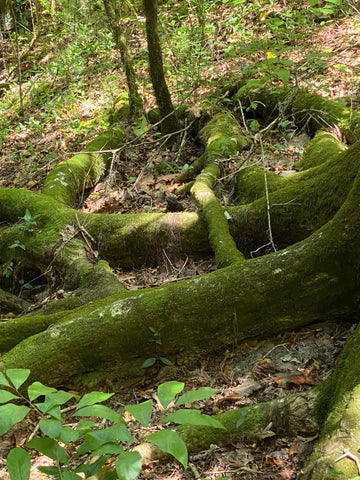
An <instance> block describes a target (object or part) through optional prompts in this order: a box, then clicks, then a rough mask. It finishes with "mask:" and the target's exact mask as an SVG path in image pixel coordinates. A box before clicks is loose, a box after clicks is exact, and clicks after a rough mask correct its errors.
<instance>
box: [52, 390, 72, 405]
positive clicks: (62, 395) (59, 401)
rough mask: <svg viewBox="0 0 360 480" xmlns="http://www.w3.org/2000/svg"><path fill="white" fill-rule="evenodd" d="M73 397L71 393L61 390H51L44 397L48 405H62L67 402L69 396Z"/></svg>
mask: <svg viewBox="0 0 360 480" xmlns="http://www.w3.org/2000/svg"><path fill="white" fill-rule="evenodd" d="M73 397H74V394H73V393H70V392H64V391H63V390H57V391H56V392H51V393H49V394H48V395H46V397H45V402H47V403H48V404H49V405H52V406H55V405H63V404H64V403H66V402H68V401H69V400H70V399H71V398H73Z"/></svg>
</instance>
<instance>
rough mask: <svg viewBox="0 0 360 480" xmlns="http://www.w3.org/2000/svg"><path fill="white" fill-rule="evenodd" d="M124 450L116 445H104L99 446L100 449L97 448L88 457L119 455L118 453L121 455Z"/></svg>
mask: <svg viewBox="0 0 360 480" xmlns="http://www.w3.org/2000/svg"><path fill="white" fill-rule="evenodd" d="M123 451H124V449H123V448H122V447H120V445H118V444H117V443H113V442H111V443H105V444H104V445H101V447H99V448H97V449H96V450H94V451H93V452H92V453H91V454H90V455H91V456H94V457H97V456H98V455H108V454H110V455H119V453H122V452H123Z"/></svg>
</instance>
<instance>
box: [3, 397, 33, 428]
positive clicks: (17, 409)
mask: <svg viewBox="0 0 360 480" xmlns="http://www.w3.org/2000/svg"><path fill="white" fill-rule="evenodd" d="M29 411H30V408H29V407H25V405H14V404H13V403H7V404H6V405H0V436H1V435H4V433H6V432H8V431H9V430H10V428H11V427H12V426H13V425H15V423H18V422H21V420H23V419H24V418H25V417H26V414H27V413H28V412H29Z"/></svg>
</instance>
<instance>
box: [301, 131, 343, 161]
mask: <svg viewBox="0 0 360 480" xmlns="http://www.w3.org/2000/svg"><path fill="white" fill-rule="evenodd" d="M344 150H345V146H344V145H343V144H342V143H341V142H340V141H339V140H338V139H337V138H336V137H335V136H334V135H332V134H331V133H329V132H325V131H322V130H319V131H318V132H316V135H315V137H314V138H313V139H312V140H310V142H309V143H308V144H307V146H306V149H305V152H304V155H303V157H302V159H301V160H300V162H298V163H297V164H296V165H295V168H297V169H298V170H306V169H307V168H311V167H317V166H318V165H321V164H322V163H325V162H327V161H328V160H331V159H332V158H335V159H336V158H337V157H338V156H339V154H340V153H341V152H343V151H344Z"/></svg>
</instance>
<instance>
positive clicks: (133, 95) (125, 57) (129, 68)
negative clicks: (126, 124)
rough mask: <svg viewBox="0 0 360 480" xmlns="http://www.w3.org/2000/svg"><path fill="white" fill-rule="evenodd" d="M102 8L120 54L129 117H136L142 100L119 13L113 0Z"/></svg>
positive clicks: (105, 2) (108, 1) (106, 0)
mask: <svg viewBox="0 0 360 480" xmlns="http://www.w3.org/2000/svg"><path fill="white" fill-rule="evenodd" d="M104 7H105V11H106V14H107V16H108V19H109V23H110V29H111V31H112V34H113V37H114V40H115V44H116V47H117V49H118V50H119V52H120V56H121V62H122V64H123V67H124V70H125V75H126V82H127V86H128V89H129V105H130V116H132V117H136V116H137V115H138V114H139V113H140V111H141V110H142V100H141V97H140V95H139V93H138V89H137V85H136V75H135V69H134V64H133V61H132V58H131V54H130V50H129V45H128V41H127V38H126V34H125V32H124V30H123V28H122V27H121V22H120V19H121V12H120V9H119V7H118V6H117V5H116V3H115V1H114V0H104Z"/></svg>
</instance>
